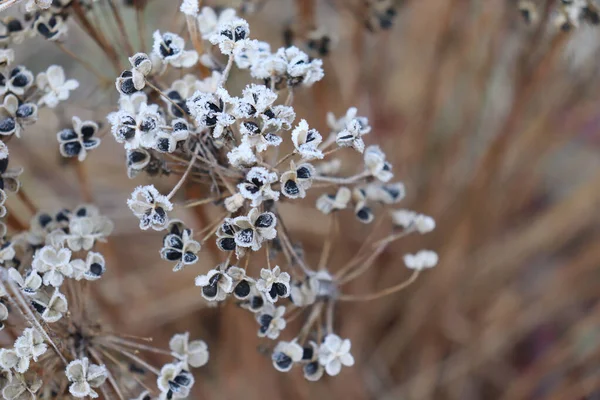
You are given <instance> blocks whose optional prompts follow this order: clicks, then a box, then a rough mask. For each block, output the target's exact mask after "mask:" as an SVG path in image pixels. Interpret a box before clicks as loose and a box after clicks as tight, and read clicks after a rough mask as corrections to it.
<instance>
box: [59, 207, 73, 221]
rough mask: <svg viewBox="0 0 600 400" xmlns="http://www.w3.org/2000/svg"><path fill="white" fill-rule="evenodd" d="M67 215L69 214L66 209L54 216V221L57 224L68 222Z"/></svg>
mask: <svg viewBox="0 0 600 400" xmlns="http://www.w3.org/2000/svg"><path fill="white" fill-rule="evenodd" d="M69 214H70V212H69V210H67V209H64V210H61V211H59V212H58V213H57V214H56V221H58V222H69Z"/></svg>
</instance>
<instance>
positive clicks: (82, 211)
mask: <svg viewBox="0 0 600 400" xmlns="http://www.w3.org/2000/svg"><path fill="white" fill-rule="evenodd" d="M75 214H76V215H77V216H78V217H85V216H86V215H87V210H86V209H85V207H82V208H80V209H79V210H77V212H76V213H75Z"/></svg>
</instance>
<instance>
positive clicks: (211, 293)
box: [202, 285, 217, 298]
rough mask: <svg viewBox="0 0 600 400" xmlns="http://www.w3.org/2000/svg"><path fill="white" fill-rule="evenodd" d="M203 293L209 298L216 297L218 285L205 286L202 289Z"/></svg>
mask: <svg viewBox="0 0 600 400" xmlns="http://www.w3.org/2000/svg"><path fill="white" fill-rule="evenodd" d="M202 293H204V295H205V296H206V297H209V298H212V297H215V296H216V295H217V285H208V286H204V287H203V288H202Z"/></svg>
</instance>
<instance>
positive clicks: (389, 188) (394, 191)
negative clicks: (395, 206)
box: [383, 186, 400, 200]
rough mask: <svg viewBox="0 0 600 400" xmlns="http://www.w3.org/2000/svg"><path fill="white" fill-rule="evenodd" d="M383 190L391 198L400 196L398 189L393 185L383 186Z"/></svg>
mask: <svg viewBox="0 0 600 400" xmlns="http://www.w3.org/2000/svg"><path fill="white" fill-rule="evenodd" d="M383 190H385V191H386V192H387V193H388V194H389V195H390V196H392V198H393V199H394V200H395V199H397V198H398V197H400V190H398V189H396V188H395V187H393V186H384V187H383Z"/></svg>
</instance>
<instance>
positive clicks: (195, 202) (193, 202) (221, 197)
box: [183, 195, 227, 208]
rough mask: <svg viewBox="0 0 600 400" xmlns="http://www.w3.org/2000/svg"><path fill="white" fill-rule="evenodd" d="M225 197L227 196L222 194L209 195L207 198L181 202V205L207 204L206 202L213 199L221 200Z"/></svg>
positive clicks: (210, 201) (188, 206)
mask: <svg viewBox="0 0 600 400" xmlns="http://www.w3.org/2000/svg"><path fill="white" fill-rule="evenodd" d="M226 197H227V196H225V195H223V196H219V197H209V198H207V199H202V200H192V201H188V202H187V203H185V204H183V207H184V208H190V207H196V206H201V205H203V204H208V203H212V202H214V201H219V200H222V199H224V198H226Z"/></svg>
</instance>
